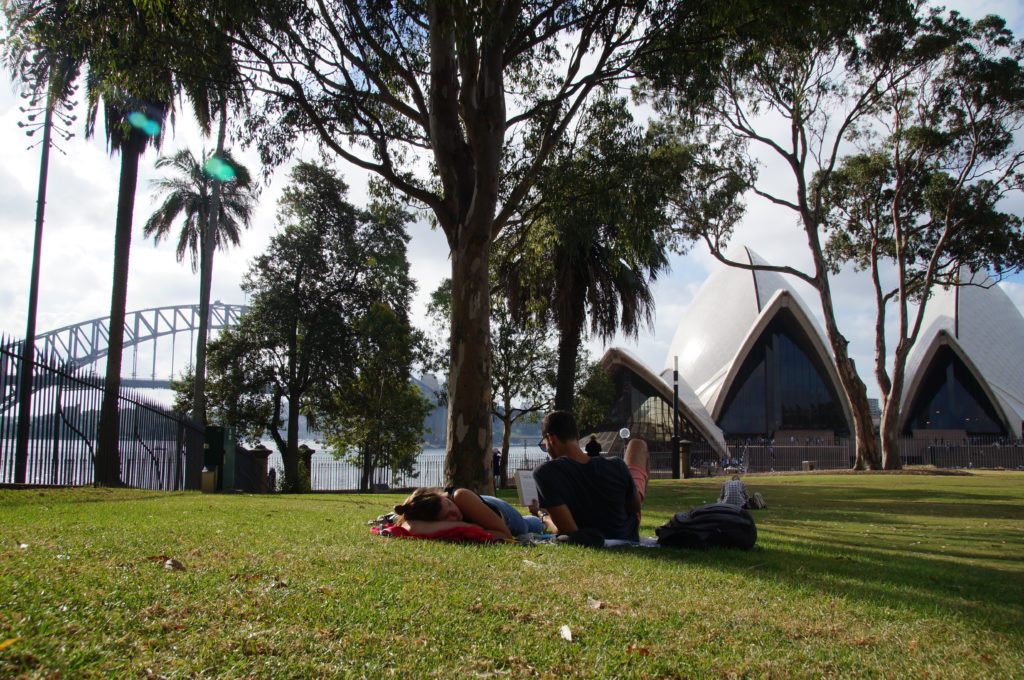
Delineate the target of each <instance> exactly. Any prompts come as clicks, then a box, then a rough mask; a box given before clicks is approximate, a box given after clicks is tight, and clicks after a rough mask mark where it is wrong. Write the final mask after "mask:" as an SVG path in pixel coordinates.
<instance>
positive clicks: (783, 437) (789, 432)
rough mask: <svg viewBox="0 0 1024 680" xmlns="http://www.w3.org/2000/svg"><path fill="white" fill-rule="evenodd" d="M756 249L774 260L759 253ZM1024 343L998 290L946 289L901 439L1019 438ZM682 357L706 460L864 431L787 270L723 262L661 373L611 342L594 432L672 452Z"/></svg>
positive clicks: (906, 407)
mask: <svg viewBox="0 0 1024 680" xmlns="http://www.w3.org/2000/svg"><path fill="white" fill-rule="evenodd" d="M745 258H746V259H747V261H749V262H750V263H751V264H759V263H763V260H761V259H760V258H759V257H758V256H757V255H756V254H755V253H753V252H752V251H750V250H749V249H747V250H746V251H745ZM1022 347H1024V317H1022V316H1021V313H1020V311H1019V310H1018V309H1017V307H1016V305H1014V303H1013V302H1012V301H1011V300H1010V299H1009V297H1007V295H1006V294H1005V293H1004V292H1003V291H1002V289H1001V288H1000V287H999V286H997V285H989V286H978V285H972V286H961V287H956V288H950V289H948V290H946V289H940V290H938V291H937V292H936V293H935V294H934V295H933V297H932V298H931V300H930V302H929V305H928V307H927V309H926V317H925V323H924V326H923V330H922V333H921V336H920V338H919V339H918V342H917V344H916V345H915V348H914V350H913V352H912V354H911V356H910V360H909V363H908V367H907V380H906V387H905V390H904V394H903V411H902V413H901V419H900V429H901V434H903V435H905V436H907V437H911V438H917V439H939V438H942V439H946V440H951V441H966V440H973V439H976V438H1002V439H1003V440H1018V439H1020V438H1021V435H1022V418H1024V357H1022V352H1024V350H1022ZM677 361H678V371H679V373H678V413H679V421H678V427H679V431H680V436H681V438H682V439H683V440H685V441H687V442H691V445H692V447H693V448H694V450H695V451H697V452H700V453H699V456H704V457H708V458H724V457H726V456H727V455H729V449H728V444H727V442H729V443H736V442H751V441H753V442H760V443H762V444H763V443H765V442H773V443H775V442H777V443H779V444H780V445H782V444H784V443H785V442H810V441H813V442H817V443H819V444H820V443H831V442H836V441H840V440H843V439H845V438H848V437H849V436H850V435H851V433H852V432H853V425H852V420H851V414H850V407H849V404H848V403H847V401H846V399H845V397H844V395H843V390H842V388H841V386H840V383H839V378H838V375H837V372H836V368H835V363H834V361H833V360H832V353H831V349H830V347H829V345H828V343H827V341H826V340H825V336H824V333H823V330H822V329H821V327H820V324H819V323H818V321H817V319H816V318H815V316H814V315H813V314H812V313H811V312H810V309H809V307H808V306H807V302H806V301H804V300H803V299H802V298H801V297H800V295H799V294H798V293H797V292H796V290H794V288H793V287H792V286H791V285H790V283H789V281H788V279H787V277H785V276H782V275H780V274H776V273H773V272H764V271H754V270H748V269H741V268H736V267H727V266H724V265H723V266H722V267H721V268H720V269H718V270H717V271H716V272H714V273H713V274H712V275H711V276H709V277H708V279H707V280H706V281H705V282H704V284H703V285H702V286H701V288H700V289H699V291H698V292H697V294H696V296H695V297H694V299H693V301H692V302H691V304H690V306H689V307H688V308H687V309H686V311H685V312H684V313H683V315H682V317H681V318H680V319H679V322H678V326H677V330H676V333H675V337H674V338H673V340H672V343H671V346H670V348H669V351H668V355H667V356H666V358H665V363H664V364H663V365H662V366H661V367H660V371H658V370H656V369H654V368H652V367H649V366H646V365H644V364H643V363H642V362H641V361H640V360H638V359H637V358H636V357H635V356H633V355H632V354H630V353H629V352H628V351H626V350H623V349H618V348H613V349H610V350H608V352H607V353H606V354H605V355H604V357H603V359H602V364H603V366H604V367H605V369H606V370H607V371H608V372H609V374H610V375H611V377H612V378H613V381H614V383H615V386H616V395H617V396H616V400H615V403H614V405H613V407H612V408H611V410H610V412H609V413H608V415H607V417H606V419H605V421H604V422H603V423H601V424H600V425H598V426H597V427H596V428H595V433H596V434H597V436H598V438H599V439H600V440H601V441H602V443H603V444H604V447H605V449H606V450H609V451H611V452H613V453H614V452H616V449H617V448H619V447H621V442H620V441H619V440H618V438H617V437H616V434H615V433H616V432H617V431H618V430H619V428H621V427H628V428H629V429H630V430H631V431H632V432H633V433H634V434H635V435H636V436H643V437H644V438H645V439H647V440H648V441H649V442H651V443H652V444H653V446H654V448H655V449H656V450H658V449H661V450H666V451H667V450H669V449H670V448H671V439H672V436H673V432H672V429H673V423H672V414H673V396H674V391H673V382H674V380H673V371H674V369H675V365H676V362H677ZM863 377H864V378H865V380H870V379H871V376H870V375H865V376H863ZM699 456H698V457H699Z"/></svg>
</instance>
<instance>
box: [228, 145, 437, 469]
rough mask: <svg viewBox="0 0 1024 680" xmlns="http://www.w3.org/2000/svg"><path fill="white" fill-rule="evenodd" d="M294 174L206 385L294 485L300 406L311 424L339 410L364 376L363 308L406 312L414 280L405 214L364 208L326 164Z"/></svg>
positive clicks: (230, 418)
mask: <svg viewBox="0 0 1024 680" xmlns="http://www.w3.org/2000/svg"><path fill="white" fill-rule="evenodd" d="M292 180H293V181H292V184H290V185H289V186H288V187H287V188H286V189H285V191H284V194H283V196H282V198H281V202H280V208H279V213H278V220H279V222H280V224H281V231H280V233H278V234H277V235H276V236H275V237H274V238H273V239H272V240H271V244H270V246H269V248H268V250H267V252H266V253H264V254H263V255H261V256H259V257H257V258H256V259H255V261H254V262H253V264H252V266H251V267H250V269H249V271H248V273H247V274H246V277H245V281H244V283H243V290H245V291H246V292H247V293H248V294H249V295H250V296H251V299H250V309H249V312H248V313H247V314H246V315H245V316H244V317H242V320H241V321H240V323H239V325H238V327H237V328H235V329H233V330H229V331H226V332H225V333H224V334H223V335H222V336H221V337H220V338H219V339H218V340H217V341H216V342H215V343H211V348H210V370H211V374H212V380H211V383H212V385H211V389H210V391H211V397H212V400H213V402H215V403H216V405H217V410H218V414H219V417H220V418H221V419H222V420H224V421H225V422H227V423H228V424H231V425H235V426H236V427H238V430H239V432H240V433H242V434H243V435H245V436H247V437H248V438H249V439H250V440H257V439H259V437H260V436H261V435H263V434H264V433H268V434H269V435H270V436H271V437H272V438H273V439H274V441H275V443H276V444H277V446H278V449H279V450H280V451H281V454H282V457H283V458H284V461H285V477H286V484H287V485H288V486H289V488H293V489H295V488H297V485H298V484H299V483H300V482H301V480H303V479H304V477H303V475H301V474H300V470H299V458H298V455H299V454H298V422H299V414H300V413H303V414H305V415H306V416H307V417H308V418H309V419H310V421H311V423H312V424H314V425H315V423H316V421H317V420H318V419H319V418H321V417H323V416H325V415H327V414H330V413H332V412H333V410H334V408H335V404H334V400H335V398H336V395H338V394H339V393H340V394H345V391H346V390H347V389H348V388H349V386H350V385H351V384H352V382H353V380H355V379H356V377H357V375H358V369H359V366H358V363H357V362H356V361H355V357H356V356H357V355H358V344H359V342H360V335H359V333H358V328H359V324H360V320H361V319H362V317H363V315H364V314H365V313H366V310H368V309H370V308H371V307H372V306H373V305H375V304H383V305H386V306H389V307H390V308H391V309H398V310H403V311H404V309H405V307H404V304H405V302H406V301H407V300H408V298H409V295H410V292H411V287H412V283H411V281H410V280H409V278H408V272H407V267H408V263H407V262H406V259H405V244H406V240H407V236H406V234H405V227H404V224H405V216H404V214H402V213H401V212H398V211H388V210H383V211H378V213H377V214H372V213H370V212H367V211H363V210H358V209H357V208H355V207H354V206H353V205H351V204H350V203H348V202H347V201H346V198H345V196H346V193H347V186H346V185H345V183H344V182H343V181H342V180H341V179H340V178H339V177H337V175H335V173H334V172H333V171H331V170H329V169H326V168H323V167H320V166H316V165H312V164H308V163H300V164H298V165H297V166H296V167H295V169H294V170H293V171H292ZM285 407H286V408H287V410H286V411H285V410H284V409H285ZM421 422H422V421H421ZM282 426H284V427H285V432H284V434H283V435H282V432H281V428H282Z"/></svg>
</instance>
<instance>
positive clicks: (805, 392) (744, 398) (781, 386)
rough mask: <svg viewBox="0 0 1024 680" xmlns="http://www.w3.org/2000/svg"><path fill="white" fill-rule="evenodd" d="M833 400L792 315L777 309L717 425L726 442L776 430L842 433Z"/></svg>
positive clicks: (839, 412)
mask: <svg viewBox="0 0 1024 680" xmlns="http://www.w3.org/2000/svg"><path fill="white" fill-rule="evenodd" d="M840 404H841V402H840V401H839V395H838V394H837V393H836V390H835V389H834V388H833V387H832V384H831V383H830V381H829V380H828V379H827V373H826V371H825V367H824V366H823V365H822V363H821V361H820V360H819V359H818V356H817V353H815V352H814V350H813V349H812V347H811V342H810V340H809V339H808V338H807V337H806V334H805V333H804V332H803V330H802V329H801V328H800V326H799V324H798V323H797V321H796V319H795V318H794V317H793V315H792V313H791V312H789V311H788V310H785V309H783V310H781V311H780V312H779V313H778V315H777V316H776V317H775V318H774V319H772V321H771V322H770V323H769V324H768V327H767V328H765V330H764V332H763V333H762V334H761V337H760V338H758V339H757V342H756V343H755V345H754V347H753V349H752V350H751V352H750V353H749V354H748V355H747V357H746V359H744V361H743V365H742V366H741V367H740V370H739V372H738V373H737V375H736V378H735V380H734V381H733V384H732V386H731V387H730V389H729V393H728V395H727V396H726V399H725V406H724V408H723V409H722V415H721V417H720V418H719V420H718V426H719V427H720V428H722V430H723V431H724V432H725V435H726V437H728V438H732V437H771V436H774V433H775V432H776V431H777V430H828V431H831V432H834V433H835V434H838V435H842V434H847V433H848V429H849V428H848V427H847V424H846V420H845V418H844V417H843V409H842V406H841V405H840Z"/></svg>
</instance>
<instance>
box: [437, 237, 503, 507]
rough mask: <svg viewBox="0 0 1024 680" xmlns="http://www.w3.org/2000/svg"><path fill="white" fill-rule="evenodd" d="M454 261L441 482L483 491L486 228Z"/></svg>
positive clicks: (487, 426)
mask: <svg viewBox="0 0 1024 680" xmlns="http://www.w3.org/2000/svg"><path fill="white" fill-rule="evenodd" d="M477 232H478V233H477V236H476V237H475V238H472V239H466V242H464V243H462V244H460V247H459V251H458V254H457V256H455V257H452V332H451V369H450V373H449V380H448V395H449V397H448V436H447V442H446V448H447V455H446V456H445V480H446V482H447V483H448V484H449V485H454V486H458V487H465V488H469V489H474V490H486V489H489V488H490V487H491V486H492V485H493V483H494V482H493V480H490V479H488V477H490V476H491V475H490V468H491V461H490V456H491V377H490V376H491V338H490V313H491V309H490V278H489V276H488V271H489V269H488V256H489V253H490V236H489V233H490V225H489V224H487V225H485V228H483V229H478V230H477Z"/></svg>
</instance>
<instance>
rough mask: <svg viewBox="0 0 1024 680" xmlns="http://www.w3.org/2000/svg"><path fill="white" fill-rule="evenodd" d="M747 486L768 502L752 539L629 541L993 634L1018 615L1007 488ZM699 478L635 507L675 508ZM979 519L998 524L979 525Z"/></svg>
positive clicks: (693, 492)
mask: <svg viewBox="0 0 1024 680" xmlns="http://www.w3.org/2000/svg"><path fill="white" fill-rule="evenodd" d="M751 487H752V488H756V490H758V491H761V492H762V493H763V494H764V495H765V497H766V498H767V499H768V502H769V504H770V509H769V510H766V511H763V512H761V511H759V512H755V513H754V517H755V521H756V522H757V524H758V532H759V537H758V538H759V541H758V546H757V547H755V549H754V550H752V551H750V552H740V551H734V550H709V551H676V550H664V549H663V550H638V551H636V552H638V553H640V554H642V555H644V556H645V557H648V558H650V559H651V560H652V561H662V560H672V561H675V560H680V559H682V560H685V561H688V562H694V563H699V564H701V565H703V566H705V567H710V568H713V569H718V570H720V571H722V572H723V574H731V575H733V576H736V577H739V578H740V579H742V580H744V581H747V582H750V581H753V580H756V581H763V582H765V583H782V584H785V585H786V587H788V588H793V589H812V590H815V591H819V592H820V593H821V594H822V595H823V596H824V595H828V596H841V597H844V598H853V599H857V600H860V601H863V602H865V603H867V604H871V605H875V606H885V607H895V608H908V609H912V610H914V611H917V612H924V613H926V615H928V616H936V617H942V618H946V617H961V618H964V619H969V620H971V621H972V622H974V623H975V624H977V625H978V626H980V627H983V628H984V629H987V630H990V631H992V632H993V633H996V634H1001V633H1004V632H1005V631H1007V630H1013V629H1015V628H1016V629H1019V627H1020V626H1022V625H1024V569H1022V567H1021V564H1022V557H1024V533H1020V532H1018V531H1017V529H1018V528H1019V527H1020V525H1021V520H1022V519H1024V505H1022V504H1021V502H1020V501H1021V499H1020V497H1019V496H1016V497H1015V496H1013V495H1012V492H1011V493H1009V494H1004V493H999V492H997V491H993V490H992V489H991V488H987V489H985V488H978V489H977V491H974V490H971V489H967V490H954V489H944V488H931V489H929V488H909V489H907V488H894V489H892V490H891V491H887V490H885V489H878V488H877V487H876V488H870V489H861V488H857V487H844V486H841V485H836V486H832V485H822V486H814V487H803V486H802V485H785V484H780V485H771V484H760V483H758V484H751ZM709 488H710V487H709V486H708V485H705V486H704V487H703V488H700V487H697V488H693V487H691V488H689V489H681V488H679V487H677V488H672V489H662V490H659V492H657V493H656V495H655V498H654V499H653V500H654V502H653V503H651V504H650V505H649V506H648V507H649V510H648V509H646V508H645V520H646V523H647V524H650V523H655V524H657V523H658V518H659V517H661V516H662V515H665V516H667V515H669V514H671V511H670V512H663V511H662V508H664V507H666V506H669V507H675V508H676V509H677V510H680V509H686V508H687V507H689V506H688V505H685V504H683V503H681V502H680V501H681V500H682V499H684V498H685V499H688V500H690V501H691V503H692V502H700V501H699V499H698V498H696V497H697V496H698V495H700V496H703V497H704V498H706V496H707V491H708V489H709ZM958 501H962V502H958ZM982 520H984V521H991V522H995V523H997V526H992V527H983V523H982ZM947 545H948V547H947ZM975 545H976V546H977V549H972V546H975ZM940 546H941V548H940Z"/></svg>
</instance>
